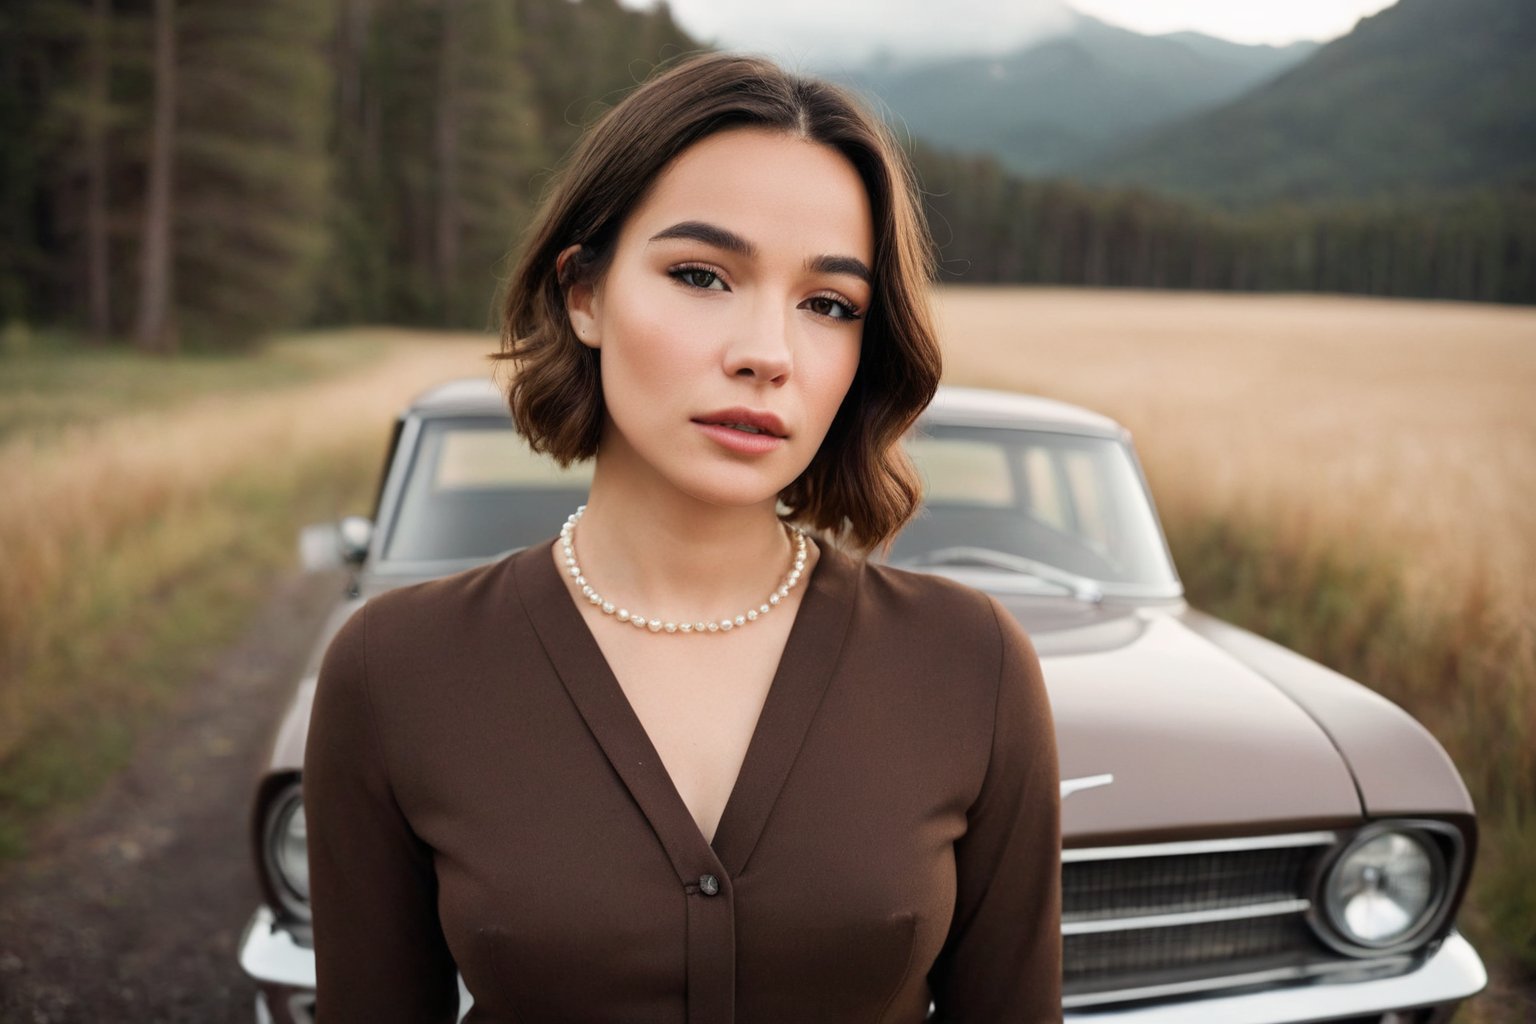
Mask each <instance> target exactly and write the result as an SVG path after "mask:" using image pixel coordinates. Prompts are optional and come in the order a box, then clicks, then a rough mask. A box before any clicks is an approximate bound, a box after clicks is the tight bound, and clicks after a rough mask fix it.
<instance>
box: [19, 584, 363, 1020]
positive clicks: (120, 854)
mask: <svg viewBox="0 0 1536 1024" xmlns="http://www.w3.org/2000/svg"><path fill="white" fill-rule="evenodd" d="M341 582H342V580H341V577H339V576H335V575H330V576H324V577H315V576H302V575H300V574H298V573H297V572H295V573H293V574H292V575H289V576H287V577H285V578H283V579H282V580H280V581H279V582H278V584H277V586H276V587H275V588H274V589H273V592H272V596H271V598H270V599H269V600H268V602H267V604H266V605H265V606H264V607H263V609H262V610H261V612H260V613H259V614H258V615H257V616H256V617H255V618H254V619H253V620H252V621H251V624H250V626H249V627H248V628H247V630H246V632H245V634H244V636H243V637H242V638H241V639H240V641H239V642H238V643H236V644H235V645H234V646H232V647H231V648H229V649H228V650H227V651H225V652H223V653H221V654H220V655H219V656H218V658H217V659H216V661H215V662H214V663H213V664H212V665H211V666H210V668H209V669H208V670H207V671H206V672H205V673H203V674H202V676H201V677H200V678H198V679H196V680H195V681H194V682H193V684H192V685H189V686H188V687H187V688H186V690H185V691H184V692H183V693H182V694H180V696H179V698H178V700H177V703H176V705H175V707H174V708H172V709H171V711H170V712H169V713H168V714H167V715H166V716H165V717H164V718H163V719H162V720H161V721H160V722H159V723H158V724H157V725H156V727H155V728H154V729H153V730H151V731H150V732H149V733H148V734H147V735H146V736H145V738H144V740H143V742H142V743H141V744H140V746H139V749H138V753H137V754H136V756H135V758H134V760H133V762H132V763H131V764H130V765H129V766H128V767H127V768H126V769H125V770H124V771H122V772H121V773H120V774H119V775H118V777H117V778H116V779H114V780H113V782H112V783H111V785H109V786H108V787H106V789H105V790H104V791H103V792H102V793H100V794H99V795H98V796H97V798H96V799H95V800H93V801H92V803H91V804H90V805H89V806H88V807H86V808H85V809H83V810H82V811H81V812H79V813H78V814H75V815H72V816H70V817H69V818H68V820H66V821H63V822H61V823H60V824H59V825H58V826H56V827H55V828H53V829H52V830H51V831H49V832H48V833H46V834H45V835H43V836H41V837H40V838H39V840H38V842H37V843H36V845H35V847H34V849H33V850H32V852H31V853H30V854H29V855H28V857H27V858H26V859H25V860H23V861H21V862H19V863H15V864H11V865H8V866H6V867H5V868H3V869H0V1022H4V1024H63V1022H76V1021H78V1022H82V1024H83V1022H92V1024H96V1022H100V1021H130V1020H131V1021H135V1022H144V1024H151V1022H153V1024H162V1022H182V1021H185V1022H188V1024H190V1022H193V1021H196V1022H198V1024H218V1022H225V1021H229V1022H237V1021H238V1022H249V1021H251V1020H252V1003H253V1000H254V989H253V988H252V987H251V986H250V984H248V983H247V982H246V980H245V978H244V976H243V975H242V974H241V973H240V970H239V968H238V966H237V965H236V963H235V944H236V942H237V941H238V939H239V937H240V931H241V929H242V927H243V926H244V924H245V921H246V919H247V917H248V916H249V915H250V913H251V911H252V910H253V909H254V908H255V906H256V903H257V900H258V896H257V888H256V882H255V878H254V875H253V873H252V868H251V861H250V855H249V853H248V852H247V851H248V846H249V843H248V839H247V818H248V815H249V813H250V801H251V792H252V781H253V780H254V778H255V777H256V773H257V772H258V770H259V769H260V766H261V764H262V762H263V760H264V758H265V756H266V752H267V749H266V748H267V744H268V743H269V741H270V740H271V736H272V731H273V729H274V728H275V726H276V716H277V715H278V714H279V713H280V711H281V710H282V707H283V704H284V703H285V701H286V699H287V697H288V693H289V691H290V690H291V689H292V686H293V684H294V682H295V680H296V676H297V673H298V672H299V671H300V670H301V669H302V666H303V659H304V657H305V655H306V654H307V653H308V649H309V645H310V643H311V642H312V641H313V634H314V630H315V628H316V626H317V624H318V622H319V620H320V618H321V616H322V613H323V611H324V609H325V608H326V607H327V606H328V604H329V603H330V602H331V601H332V600H334V599H335V597H336V595H337V593H338V592H339V591H340V589H341Z"/></svg>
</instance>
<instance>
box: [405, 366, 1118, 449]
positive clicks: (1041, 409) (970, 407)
mask: <svg viewBox="0 0 1536 1024" xmlns="http://www.w3.org/2000/svg"><path fill="white" fill-rule="evenodd" d="M407 412H408V414H410V415H416V416H423V417H434V418H435V417H449V416H496V415H506V414H507V400H506V396H505V395H504V394H503V393H502V390H501V388H500V387H499V386H497V384H496V382H495V381H493V380H491V379H490V378H488V377H466V378H462V379H460V380H452V381H448V382H447V383H444V384H439V385H438V386H437V387H434V388H431V389H430V390H428V391H425V392H423V393H422V394H420V395H418V396H417V397H416V399H415V400H414V401H413V402H412V403H411V406H410V408H409V409H408V410H407ZM923 421H924V422H925V423H930V424H939V423H942V424H952V425H957V426H981V427H1031V428H1034V429H1039V430H1055V431H1061V432H1064V433H1073V434H1095V435H1100V436H1108V437H1118V436H1120V435H1121V434H1122V433H1124V430H1123V428H1122V427H1121V426H1120V424H1118V423H1116V422H1115V421H1114V420H1112V419H1110V418H1109V417H1108V416H1103V415H1100V414H1099V413H1096V412H1091V411H1089V410H1088V409H1084V408H1083V407H1082V406H1079V405H1073V404H1071V403H1070V402H1061V401H1057V400H1056V399H1054V398H1043V397H1041V396H1039V395H1023V394H1017V393H1015V392H1010V391H993V390H990V389H987V388H965V387H955V386H951V385H947V384H945V385H940V386H939V390H938V392H937V393H936V394H935V395H934V396H933V401H932V402H931V403H929V405H928V408H927V409H926V410H924V412H923Z"/></svg>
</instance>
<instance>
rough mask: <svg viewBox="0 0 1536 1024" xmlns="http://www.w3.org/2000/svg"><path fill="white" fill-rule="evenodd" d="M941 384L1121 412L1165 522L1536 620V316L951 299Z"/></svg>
mask: <svg viewBox="0 0 1536 1024" xmlns="http://www.w3.org/2000/svg"><path fill="white" fill-rule="evenodd" d="M937 310H938V312H939V315H940V318H941V322H942V324H943V336H944V338H945V341H946V345H947V352H946V355H947V363H946V373H945V379H946V381H947V382H949V383H954V384H975V385H985V386H991V387H1002V388H1008V389H1013V390H1021V391H1034V392H1038V393H1041V394H1045V395H1049V396H1051V397H1055V398H1062V399H1066V400H1068V401H1074V402H1081V403H1083V404H1085V405H1088V406H1090V407H1091V408H1094V409H1097V410H1099V411H1102V412H1105V413H1107V414H1109V415H1111V416H1114V417H1115V418H1116V419H1118V420H1120V422H1122V423H1124V424H1125V425H1126V426H1127V427H1129V428H1130V430H1131V432H1132V433H1133V435H1134V436H1135V438H1136V442H1137V446H1138V448H1139V450H1140V452H1141V456H1142V460H1143V462H1144V463H1145V464H1146V469H1147V475H1148V477H1149V478H1150V480H1151V483H1152V487H1153V490H1154V492H1155V494H1156V498H1157V500H1158V503H1159V505H1160V506H1161V507H1162V509H1163V511H1164V516H1165V518H1180V517H1183V516H1186V515H1189V514H1196V513H1198V514H1201V515H1210V514H1222V515H1227V514H1230V515H1234V516H1237V517H1239V518H1241V519H1243V520H1246V521H1261V522H1263V523H1265V524H1266V525H1269V526H1272V527H1274V528H1275V529H1277V530H1278V531H1280V533H1281V534H1282V535H1283V537H1284V538H1285V539H1287V540H1291V541H1294V542H1296V543H1300V544H1308V543H1313V542H1315V541H1317V540H1323V539H1326V540H1328V541H1335V540H1340V539H1343V540H1346V541H1348V543H1350V544H1352V545H1354V544H1362V545H1368V546H1372V547H1374V548H1378V549H1380V551H1381V552H1382V553H1384V554H1387V555H1389V556H1400V557H1401V558H1402V559H1403V560H1404V568H1405V569H1406V570H1407V573H1408V576H1409V579H1408V581H1407V582H1408V583H1410V585H1412V586H1413V588H1414V593H1415V596H1419V597H1423V598H1425V599H1428V600H1436V599H1449V600H1452V601H1459V600H1460V599H1461V595H1462V594H1464V593H1465V592H1466V590H1467V589H1468V588H1469V587H1473V586H1487V587H1488V588H1489V589H1490V590H1491V591H1492V592H1493V593H1495V594H1497V595H1498V600H1500V601H1501V602H1502V601H1507V602H1511V603H1512V604H1513V606H1515V607H1520V608H1523V609H1524V610H1525V611H1526V612H1527V615H1526V618H1527V619H1530V618H1531V617H1532V616H1531V615H1530V614H1529V612H1531V611H1532V610H1533V609H1536V310H1530V309H1524V308H1515V307H1500V306H1489V305H1479V304H1471V303H1449V302H1412V301H1403V300H1377V299H1368V298H1356V297H1346V296H1255V295H1225V294H1210V293H1170V292H1147V291H1083V290H1073V289H1044V288H1041V289H1035V288H1001V289H982V288H946V289H940V291H939V293H938V300H937Z"/></svg>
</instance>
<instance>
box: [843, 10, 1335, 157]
mask: <svg viewBox="0 0 1536 1024" xmlns="http://www.w3.org/2000/svg"><path fill="white" fill-rule="evenodd" d="M1315 49H1316V44H1315V43H1296V44H1293V45H1291V46H1287V47H1273V46H1243V45H1240V44H1237V43H1229V42H1226V41H1224V40H1220V39H1214V38H1212V37H1210V36H1202V35H1199V34H1197V33H1176V34H1173V35H1167V36H1144V35H1140V34H1138V33H1135V32H1131V31H1128V30H1126V29H1121V28H1116V27H1114V26H1111V25H1107V24H1105V23H1104V22H1102V21H1099V20H1097V19H1095V18H1090V17H1088V16H1086V15H1082V14H1075V13H1073V14H1071V16H1070V18H1069V21H1068V23H1067V25H1066V27H1065V28H1064V29H1062V30H1060V32H1059V33H1058V34H1055V35H1052V36H1050V37H1049V38H1044V39H1040V40H1037V41H1035V42H1033V43H1031V44H1030V45H1027V46H1025V47H1024V48H1022V49H1019V50H1017V51H1014V52H1012V53H1008V54H1004V55H1001V56H996V57H978V56H970V57H964V58H949V59H943V60H935V61H931V62H926V63H913V62H912V61H910V60H907V61H891V62H886V63H879V62H875V63H871V64H868V65H866V66H864V67H863V68H861V69H859V70H857V71H855V72H852V73H850V74H847V75H844V76H841V77H842V80H843V81H844V82H846V83H847V84H849V85H852V86H853V87H855V88H857V89H859V90H861V91H864V92H866V93H868V94H869V95H870V96H871V97H872V98H873V99H874V101H875V103H876V105H877V106H879V107H880V108H882V109H883V110H885V111H886V112H887V113H888V115H889V116H891V117H892V118H893V119H894V120H895V121H896V122H898V123H899V124H901V125H903V126H904V127H905V129H906V130H907V131H909V132H911V133H912V134H913V135H916V136H917V137H919V138H922V139H924V140H925V141H927V142H930V143H933V144H935V145H939V146H943V147H946V148H950V149H957V150H962V151H968V152H986V153H991V154H994V155H996V156H997V157H998V159H1000V160H1001V161H1002V162H1003V163H1004V164H1005V165H1006V166H1007V167H1009V168H1011V169H1013V170H1015V171H1019V172H1022V173H1026V174H1048V173H1054V172H1058V171H1061V170H1063V169H1066V168H1070V167H1073V166H1076V165H1079V164H1082V163H1084V162H1086V161H1088V160H1091V159H1092V158H1094V157H1095V156H1096V155H1098V154H1099V153H1101V152H1103V151H1105V150H1106V149H1108V148H1112V147H1115V146H1117V145H1120V144H1123V143H1124V142H1125V141H1127V140H1128V139H1130V138H1132V137H1134V136H1136V135H1138V134H1140V133H1143V132H1145V131H1147V130H1149V129H1151V128H1153V127H1156V126H1158V125H1161V124H1165V123H1168V122H1170V121H1174V120H1178V119H1181V118H1183V117H1185V116H1188V115H1190V114H1192V113H1194V112H1196V111H1199V110H1204V109H1207V108H1210V107H1214V106H1218V105H1220V104H1222V103H1225V102H1227V101H1229V100H1231V99H1233V98H1235V97H1237V96H1238V95H1240V94H1242V93H1244V92H1246V91H1247V90H1249V89H1250V88H1252V87H1253V86H1255V85H1257V84H1259V83H1260V82H1262V81H1264V80H1266V79H1268V78H1271V77H1273V76H1275V75H1276V74H1279V73H1281V72H1282V71H1284V70H1285V69H1286V68H1288V67H1290V66H1291V65H1293V64H1295V63H1297V62H1299V61H1301V60H1303V59H1304V58H1305V57H1307V56H1308V55H1309V54H1311V52H1312V51H1313V50H1315Z"/></svg>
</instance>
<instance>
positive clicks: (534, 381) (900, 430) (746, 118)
mask: <svg viewBox="0 0 1536 1024" xmlns="http://www.w3.org/2000/svg"><path fill="white" fill-rule="evenodd" d="M749 126H750V127H759V128H769V129H777V130H779V131H783V132H785V133H787V134H791V135H794V136H796V137H799V138H803V139H806V140H808V141H811V142H816V143H820V144H822V145H826V146H830V147H832V148H833V149H835V150H837V151H838V152H839V153H841V154H842V155H843V156H844V157H846V158H847V159H848V161H849V162H850V163H851V164H852V165H853V166H854V168H855V169H856V170H857V171H858V174H859V177H860V178H861V179H862V181H863V183H864V188H865V191H866V192H867V193H868V194H869V200H870V208H871V211H872V213H873V216H874V228H875V251H874V260H875V264H874V267H873V274H874V282H873V284H874V295H873V301H872V302H871V303H870V307H869V311H868V313H867V314H866V316H865V322H864V332H863V341H862V347H861V349H860V353H859V364H858V369H857V371H856V372H855V374H854V379H853V383H852V384H851V385H850V386H849V389H848V394H847V396H846V397H845V398H844V399H843V403H842V405H841V406H840V407H839V409H838V411H837V415H836V416H835V417H834V418H833V421H832V425H831V427H830V428H829V429H828V431H827V435H826V437H825V439H824V440H823V441H822V444H821V447H820V448H819V449H818V450H817V452H816V455H815V456H814V457H813V458H812V460H811V463H810V465H809V466H807V467H806V469H805V471H804V472H802V473H801V474H800V476H799V477H797V478H796V479H795V480H794V481H793V482H791V483H790V484H789V486H787V487H786V488H785V489H784V490H783V491H782V492H780V494H779V500H780V501H781V502H782V503H783V504H784V505H785V506H787V507H788V509H789V511H788V512H787V513H785V516H784V518H786V519H788V520H791V521H797V522H800V523H802V524H804V525H806V526H809V527H812V528H814V529H817V530H820V531H823V533H825V534H827V535H829V536H831V537H832V538H833V539H835V540H837V541H839V542H840V543H842V544H843V545H845V546H847V547H850V548H854V549H857V550H859V551H862V552H865V553H868V552H869V551H870V550H872V549H874V548H875V547H877V546H880V547H885V548H887V549H888V547H889V544H890V542H891V540H892V539H893V538H894V536H895V534H896V532H897V531H898V530H900V529H901V527H902V526H903V525H904V524H905V523H906V522H907V521H908V520H909V519H911V518H912V516H913V514H914V513H915V512H916V511H917V509H918V506H919V503H920V502H921V500H922V483H921V480H920V478H919V477H918V474H917V471H916V469H915V468H914V467H913V465H912V462H911V460H910V459H909V458H908V456H907V454H906V450H905V448H904V446H903V445H902V443H901V441H902V437H903V435H905V433H906V432H907V430H908V429H909V428H910V427H911V426H912V424H913V422H914V421H915V420H916V419H917V417H918V415H919V414H920V413H921V412H922V410H923V409H924V408H925V407H926V406H927V405H928V403H929V401H931V400H932V398H933V393H934V390H935V389H936V388H937V387H938V383H939V376H940V370H941V359H940V353H939V344H938V339H937V337H936V334H935V332H934V329H933V321H932V314H931V313H930V311H929V308H928V286H929V283H930V281H931V280H932V278H933V268H934V263H933V243H932V240H931V238H930V236H929V233H928V227H927V223H926V222H925V220H924V219H923V215H922V209H921V206H920V204H919V199H918V193H917V187H916V184H915V180H914V177H913V173H912V169H911V166H910V164H909V163H908V162H907V159H906V157H905V155H904V154H903V153H902V151H901V148H900V147H899V146H898V145H897V144H896V142H895V141H894V140H893V138H892V137H891V135H890V133H889V131H888V130H887V129H886V128H885V126H884V125H883V124H882V123H881V122H880V121H879V119H878V118H876V117H875V116H873V115H872V114H871V113H869V111H867V110H866V109H865V108H864V107H863V106H862V105H861V104H860V103H859V102H858V101H856V100H855V99H854V98H853V97H852V96H850V95H849V94H848V93H847V92H845V91H844V90H842V89H841V88H839V87H837V86H834V85H832V84H830V83H828V82H824V81H821V80H818V79H814V78H808V77H803V76H800V75H794V74H790V73H788V72H786V71H784V70H783V69H781V68H780V67H779V66H778V65H776V64H774V63H773V62H771V61H768V60H763V59H760V58H755V57H746V56H741V55H736V54H724V53H710V54H704V55H701V56H700V55H696V56H691V57H687V58H684V59H682V60H681V61H679V62H677V63H675V64H673V65H672V66H670V67H665V66H664V67H663V68H662V69H660V70H659V72H658V73H657V74H656V75H654V76H653V77H651V78H650V79H649V80H648V81H646V82H645V83H644V84H643V85H641V86H640V87H639V88H637V89H636V90H635V91H634V92H632V93H630V94H629V96H627V97H626V98H625V99H624V100H622V101H621V102H620V103H618V104H617V105H616V106H614V107H613V108H612V109H610V110H609V111H607V112H606V113H605V114H604V115H603V116H602V118H601V119H599V120H598V121H597V122H596V123H595V124H594V125H592V126H591V127H590V128H589V129H588V130H587V131H586V133H585V135H584V136H583V137H582V139H581V141H580V142H579V143H578V144H577V147H576V149H575V150H574V151H573V153H572V154H571V157H570V159H569V160H568V162H567V163H566V165H565V166H564V168H563V169H562V170H561V172H560V173H559V175H558V176H557V177H556V179H555V180H554V182H553V183H552V185H551V186H550V189H549V191H548V192H547V193H546V195H545V197H544V200H543V202H542V204H541V206H540V208H539V211H538V213H537V214H536V216H535V219H534V221H533V224H532V225H531V227H530V229H529V235H528V237H527V241H526V242H525V244H524V247H523V250H522V253H521V256H520V257H519V259H518V261H517V264H516V266H515V269H514V270H513V273H512V277H511V278H510V280H509V281H508V282H507V287H506V292H505V296H504V299H503V304H502V325H501V351H500V352H497V353H495V354H494V356H493V358H496V359H504V360H510V361H511V363H512V369H513V371H514V372H513V373H512V375H511V381H510V383H509V385H508V388H507V399H508V404H509V405H510V406H511V410H512V420H513V423H514V425H515V426H516V428H517V430H518V432H519V433H521V434H522V435H523V437H524V438H526V439H527V441H528V443H529V445H530V446H531V447H532V448H533V450H534V451H537V452H544V453H547V454H549V455H550V456H552V457H553V458H554V459H555V460H556V461H557V462H559V463H560V464H561V465H562V466H568V465H570V464H571V463H572V462H575V461H578V460H581V459H586V458H590V457H592V456H593V455H595V454H597V446H598V438H599V435H600V433H601V430H602V424H603V397H602V381H601V369H600V366H599V361H598V352H597V351H596V350H594V349H591V348H588V347H587V346H586V345H583V344H581V342H580V341H578V340H577V338H576V336H575V333H574V332H573V330H572V329H571V325H570V320H569V318H568V316H567V313H566V306H565V292H566V289H568V288H569V287H570V286H572V285H573V284H576V283H578V282H593V281H596V280H598V279H599V278H601V276H602V274H603V273H604V271H605V270H606V269H607V267H608V264H609V262H610V260H611V259H612V256H613V250H614V244H615V241H616V240H617V238H618V235H619V229H620V228H621V227H622V226H623V224H624V221H625V219H626V218H627V217H628V215H629V213H630V211H631V210H633V209H634V208H635V207H636V206H637V205H638V204H639V203H640V202H641V200H642V199H643V198H644V197H645V195H646V194H647V192H648V191H649V190H650V188H651V185H652V184H653V183H654V182H655V180H656V178H657V176H658V175H659V174H660V173H661V171H662V170H663V169H664V168H665V167H666V166H667V164H668V163H669V162H670V161H672V160H673V159H674V158H676V157H677V156H678V155H679V154H681V153H682V152H683V151H684V150H685V149H687V148H688V147H689V146H691V145H693V144H694V143H695V142H698V141H699V140H700V139H703V138H704V137H706V136H708V135H711V134H713V133H715V132H719V131H722V130H725V129H728V128H737V127H749ZM578 244H579V245H580V246H581V248H580V249H578V250H577V251H576V252H575V253H574V254H573V256H572V257H570V258H568V259H567V260H566V262H565V264H564V266H563V267H558V268H557V258H558V256H559V254H560V253H561V252H562V251H563V250H564V249H566V248H567V247H569V246H572V245H578Z"/></svg>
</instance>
